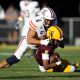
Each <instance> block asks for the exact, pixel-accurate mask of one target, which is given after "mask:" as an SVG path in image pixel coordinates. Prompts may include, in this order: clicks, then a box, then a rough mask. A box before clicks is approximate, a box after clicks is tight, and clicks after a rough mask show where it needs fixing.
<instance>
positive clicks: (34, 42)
mask: <svg viewBox="0 0 80 80" xmlns="http://www.w3.org/2000/svg"><path fill="white" fill-rule="evenodd" d="M27 42H28V44H32V45H40V40H38V39H35V38H31V39H29V40H27Z"/></svg>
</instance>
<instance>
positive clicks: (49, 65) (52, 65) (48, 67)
mask: <svg viewBox="0 0 80 80" xmlns="http://www.w3.org/2000/svg"><path fill="white" fill-rule="evenodd" d="M55 66H57V64H56V63H51V64H48V65H47V66H44V68H45V70H48V69H51V68H53V67H55Z"/></svg>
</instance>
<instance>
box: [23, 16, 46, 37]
mask: <svg viewBox="0 0 80 80" xmlns="http://www.w3.org/2000/svg"><path fill="white" fill-rule="evenodd" d="M29 28H30V29H32V30H33V31H36V33H37V36H38V37H39V38H40V37H41V36H43V35H45V33H46V31H45V29H44V26H43V21H41V20H40V19H38V17H35V18H33V19H29V20H28V21H27V22H26V24H25V27H24V29H22V30H23V32H25V34H24V36H27V34H28V31H29Z"/></svg>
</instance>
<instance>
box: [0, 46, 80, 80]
mask: <svg viewBox="0 0 80 80" xmlns="http://www.w3.org/2000/svg"><path fill="white" fill-rule="evenodd" d="M15 47H16V46H7V47H3V48H2V47H1V48H2V49H1V48H0V61H2V60H3V59H5V58H7V57H8V56H10V55H11V52H13V50H15ZM56 52H59V53H60V55H61V57H63V58H66V59H68V60H69V61H70V62H71V63H76V62H80V48H79V47H72V46H68V47H65V48H64V49H60V48H58V49H57V50H56ZM7 54H8V55H7ZM9 54H10V55H9ZM78 70H80V67H79V68H78ZM0 80H80V72H73V73H63V72H53V73H46V72H45V73H41V72H40V71H39V69H38V64H37V63H36V61H35V59H34V58H32V57H29V56H26V55H24V56H23V57H22V59H21V61H20V62H19V63H17V64H14V65H13V66H11V67H10V68H6V69H0Z"/></svg>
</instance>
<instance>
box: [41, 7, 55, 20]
mask: <svg viewBox="0 0 80 80" xmlns="http://www.w3.org/2000/svg"><path fill="white" fill-rule="evenodd" d="M40 16H41V19H43V20H45V19H48V20H53V19H54V18H56V15H55V12H54V11H53V10H52V9H51V8H49V7H44V8H42V10H41V11H40Z"/></svg>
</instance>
